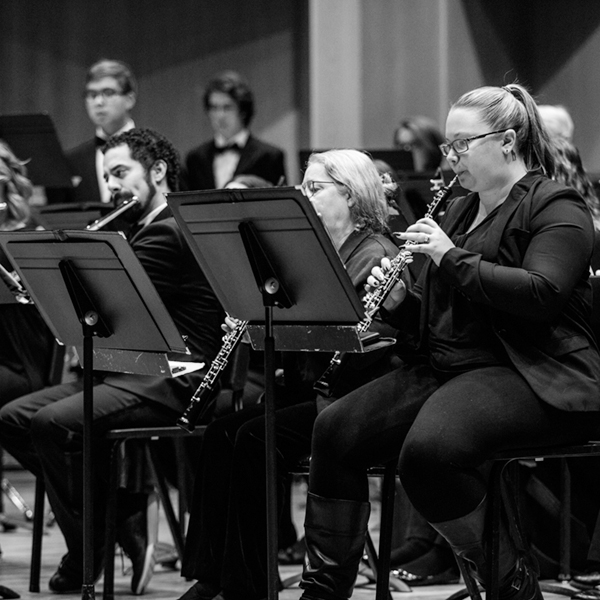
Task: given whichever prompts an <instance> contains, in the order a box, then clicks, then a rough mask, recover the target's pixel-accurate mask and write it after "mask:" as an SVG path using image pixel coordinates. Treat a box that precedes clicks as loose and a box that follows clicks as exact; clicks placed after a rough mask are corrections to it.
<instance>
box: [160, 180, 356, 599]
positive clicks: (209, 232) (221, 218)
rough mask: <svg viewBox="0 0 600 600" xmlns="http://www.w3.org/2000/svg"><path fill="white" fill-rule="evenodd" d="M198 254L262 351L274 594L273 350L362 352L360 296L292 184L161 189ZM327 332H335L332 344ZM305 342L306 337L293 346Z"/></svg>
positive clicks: (225, 302) (219, 294) (209, 276)
mask: <svg viewBox="0 0 600 600" xmlns="http://www.w3.org/2000/svg"><path fill="white" fill-rule="evenodd" d="M167 203H168V204H169V206H170V207H171V209H172V211H173V214H174V216H175V219H176V220H177V222H178V224H179V226H180V228H181V230H182V232H183V234H184V236H185V238H186V240H187V241H188V243H189V245H190V248H191V250H192V252H193V253H194V256H195V257H196V259H197V260H198V263H199V264H200V266H201V267H202V270H203V272H204V274H205V275H206V277H207V279H208V280H209V282H210V284H211V286H212V288H213V290H214V292H215V294H216V295H217V297H218V298H219V300H220V301H221V303H222V305H223V307H224V308H225V310H226V311H227V312H228V313H229V314H231V315H232V316H234V317H236V318H238V319H242V320H244V321H248V322H249V325H248V332H249V333H250V336H251V340H252V343H253V345H254V346H255V347H263V348H264V350H265V384H266V385H265V398H266V400H265V431H266V457H267V461H266V471H267V477H266V478H267V539H268V580H269V581H268V583H269V588H268V590H269V593H268V597H269V600H274V599H275V598H276V597H277V594H278V589H277V585H278V576H277V514H276V508H277V500H276V487H275V408H274V359H273V355H274V351H275V349H279V350H313V351H315V350H340V351H362V350H363V349H364V348H363V346H362V340H361V337H360V335H359V334H358V332H357V328H356V326H357V324H358V322H359V321H361V320H362V319H363V318H364V316H365V315H364V310H363V306H362V303H361V301H360V299H359V297H358V295H357V293H356V290H355V289H354V286H353V284H352V282H351V280H350V277H349V276H348V274H347V272H346V269H345V267H344V265H343V263H342V260H341V258H340V256H339V254H338V253H337V251H336V249H335V248H334V246H333V244H332V242H331V239H330V238H329V234H328V233H327V230H326V229H325V227H324V225H323V223H322V222H321V220H320V218H319V217H318V215H317V214H316V212H315V210H314V208H313V206H312V204H311V202H310V201H309V200H308V198H306V197H305V196H304V195H303V194H302V193H301V192H300V190H299V189H297V188H294V187H280V188H262V189H261V188H258V189H256V188H255V189H247V190H240V189H232V190H210V191H205V192H179V193H172V194H168V195H167ZM328 330H331V331H333V332H335V336H334V337H335V338H336V339H335V343H336V344H337V347H335V348H333V347H331V346H332V344H331V341H330V340H329V339H328V336H327V333H328ZM296 344H302V345H296Z"/></svg>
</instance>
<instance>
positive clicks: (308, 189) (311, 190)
mask: <svg viewBox="0 0 600 600" xmlns="http://www.w3.org/2000/svg"><path fill="white" fill-rule="evenodd" d="M322 185H338V183H337V181H307V182H306V183H302V184H301V185H300V189H301V190H302V193H303V194H304V195H305V196H306V197H307V198H312V197H313V196H314V195H315V194H316V193H317V192H320V191H321V190H322V189H323V188H321V187H319V186H322Z"/></svg>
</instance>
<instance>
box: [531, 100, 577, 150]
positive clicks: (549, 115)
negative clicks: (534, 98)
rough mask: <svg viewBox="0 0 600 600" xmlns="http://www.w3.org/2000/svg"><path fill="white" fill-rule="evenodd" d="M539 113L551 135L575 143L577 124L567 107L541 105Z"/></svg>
mask: <svg viewBox="0 0 600 600" xmlns="http://www.w3.org/2000/svg"><path fill="white" fill-rule="evenodd" d="M538 111H539V113H540V116H541V117H542V121H543V122H544V125H545V126H546V129H547V130H548V133H549V134H550V135H552V136H556V137H560V138H563V139H564V140H567V142H572V141H573V134H574V133H575V124H574V123H573V119H572V118H571V114H570V113H569V111H568V110H567V108H566V107H564V106H562V105H561V104H539V105H538Z"/></svg>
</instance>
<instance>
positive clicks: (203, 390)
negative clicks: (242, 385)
mask: <svg viewBox="0 0 600 600" xmlns="http://www.w3.org/2000/svg"><path fill="white" fill-rule="evenodd" d="M247 325H248V321H241V322H240V324H239V325H238V326H237V327H236V328H235V329H234V330H233V331H230V332H229V333H227V334H226V335H225V336H223V345H222V346H221V349H220V350H219V353H218V354H217V356H215V358H214V360H213V361H212V363H211V365H210V369H209V370H208V373H207V374H206V376H205V377H204V379H203V380H202V383H201V384H200V385H199V386H198V389H197V390H196V391H195V392H194V395H193V396H192V398H191V399H190V403H189V405H188V407H187V408H186V409H185V411H184V413H183V414H182V415H181V417H179V419H178V421H177V425H179V427H181V428H182V429H185V431H187V432H188V433H192V431H194V428H195V427H196V422H197V421H198V419H199V418H200V417H201V416H202V414H203V413H204V411H205V410H206V409H207V408H208V407H209V406H210V403H211V401H212V392H213V389H214V385H215V382H216V381H217V379H218V378H219V377H220V375H221V373H222V372H223V370H224V369H225V367H226V366H227V363H228V362H229V356H230V355H231V353H232V352H233V351H234V350H235V348H236V346H237V345H238V342H239V341H240V340H241V339H242V336H243V335H244V333H246V327H247Z"/></svg>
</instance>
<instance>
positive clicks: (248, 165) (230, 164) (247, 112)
mask: <svg viewBox="0 0 600 600" xmlns="http://www.w3.org/2000/svg"><path fill="white" fill-rule="evenodd" d="M203 101H204V110H205V111H206V114H207V116H208V119H209V121H210V126H211V128H212V131H213V139H211V140H209V141H207V142H204V143H202V144H200V146H198V147H197V148H194V149H193V150H191V151H190V152H189V153H188V155H187V157H186V159H185V166H186V173H185V176H186V178H187V187H188V189H190V190H209V189H214V188H222V187H225V184H226V183H227V182H228V181H230V180H231V179H233V177H234V176H235V175H238V174H241V173H244V174H252V175H258V176H259V177H262V178H263V179H266V180H267V181H269V182H270V183H271V184H273V185H281V182H282V181H285V164H284V162H285V161H284V158H285V157H284V153H283V151H282V150H280V149H279V148H277V147H275V146H272V145H271V144H267V143H266V142H263V141H262V140H259V139H258V138H257V137H255V136H254V135H252V133H251V132H250V123H251V121H252V118H253V116H254V94H253V93H252V90H251V89H250V87H249V86H248V84H247V83H246V81H244V79H243V78H242V77H241V76H240V75H239V74H238V73H236V72H234V71H225V72H223V73H220V74H219V75H217V76H216V77H214V78H213V79H212V80H211V81H210V82H209V83H208V85H207V87H206V90H205V91H204V97H203Z"/></svg>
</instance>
